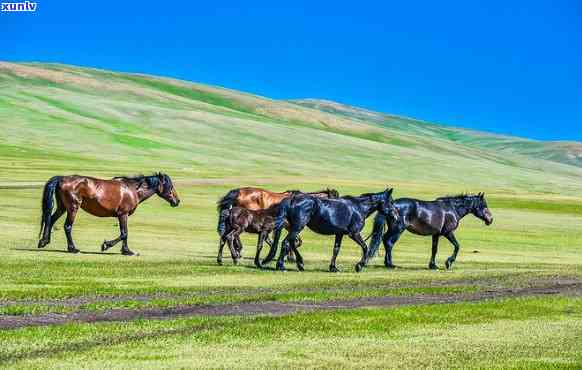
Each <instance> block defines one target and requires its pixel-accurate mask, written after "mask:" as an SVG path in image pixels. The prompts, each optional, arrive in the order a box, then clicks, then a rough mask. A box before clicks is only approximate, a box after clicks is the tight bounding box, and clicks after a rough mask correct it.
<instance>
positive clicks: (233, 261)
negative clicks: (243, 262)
mask: <svg viewBox="0 0 582 370" xmlns="http://www.w3.org/2000/svg"><path fill="white" fill-rule="evenodd" d="M239 261H240V259H239V258H236V259H234V260H232V263H233V264H234V265H235V266H237V265H238V263H239Z"/></svg>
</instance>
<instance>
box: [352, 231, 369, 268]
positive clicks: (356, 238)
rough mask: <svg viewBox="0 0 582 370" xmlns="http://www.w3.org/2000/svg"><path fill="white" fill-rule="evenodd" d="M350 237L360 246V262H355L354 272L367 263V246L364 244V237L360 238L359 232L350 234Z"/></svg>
mask: <svg viewBox="0 0 582 370" xmlns="http://www.w3.org/2000/svg"><path fill="white" fill-rule="evenodd" d="M350 239H352V240H353V241H354V242H356V244H358V245H359V246H360V248H362V258H361V259H360V262H358V263H356V266H355V268H356V272H360V271H362V270H363V269H364V267H366V265H367V264H368V246H367V245H366V242H365V241H364V239H362V235H360V233H354V234H350Z"/></svg>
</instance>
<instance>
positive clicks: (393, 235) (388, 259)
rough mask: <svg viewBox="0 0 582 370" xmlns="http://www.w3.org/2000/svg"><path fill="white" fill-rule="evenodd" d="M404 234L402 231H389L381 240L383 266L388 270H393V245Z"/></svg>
mask: <svg viewBox="0 0 582 370" xmlns="http://www.w3.org/2000/svg"><path fill="white" fill-rule="evenodd" d="M403 232H404V229H395V230H394V231H392V230H389V231H388V232H387V233H386V234H384V237H383V238H382V243H383V244H384V250H385V251H386V255H385V256H384V266H386V268H388V269H393V268H394V267H395V266H394V264H393V263H392V249H393V248H394V244H396V242H397V241H398V239H400V236H401V235H402V233H403Z"/></svg>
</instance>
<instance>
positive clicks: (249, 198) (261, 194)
mask: <svg viewBox="0 0 582 370" xmlns="http://www.w3.org/2000/svg"><path fill="white" fill-rule="evenodd" d="M297 194H309V195H313V196H315V197H318V198H339V193H338V191H337V190H335V189H329V188H328V189H325V190H320V191H314V192H310V193H303V192H301V191H299V190H287V191H285V192H282V193H276V192H273V191H269V190H266V189H261V188H253V187H245V188H238V189H232V190H231V191H229V192H228V193H226V195H225V196H224V197H222V198H220V200H219V201H218V202H217V208H218V227H217V231H218V235H220V237H221V238H222V237H223V236H224V233H225V229H226V221H227V219H228V215H229V210H230V209H231V208H232V207H242V208H246V209H249V210H252V211H258V210H261V209H267V208H270V207H272V206H275V205H277V204H279V203H281V202H282V201H283V200H284V199H286V198H288V197H290V196H292V195H297ZM265 242H266V243H267V244H268V245H271V242H270V240H269V238H268V235H267V238H265ZM237 243H239V247H238V248H239V249H242V245H240V239H237ZM297 243H299V244H301V239H298V240H297ZM294 258H295V256H294V253H293V250H290V252H289V259H290V260H293V259H294Z"/></svg>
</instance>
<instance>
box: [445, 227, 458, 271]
mask: <svg viewBox="0 0 582 370" xmlns="http://www.w3.org/2000/svg"><path fill="white" fill-rule="evenodd" d="M445 238H447V240H448V241H449V242H451V244H452V245H453V247H454V248H455V249H454V250H453V254H452V255H451V256H450V257H449V258H447V261H446V262H445V267H446V268H447V270H448V269H450V268H451V267H453V262H455V260H456V259H457V254H458V253H459V249H461V246H460V245H459V242H458V241H457V238H455V235H454V234H453V233H448V234H447V235H445Z"/></svg>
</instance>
